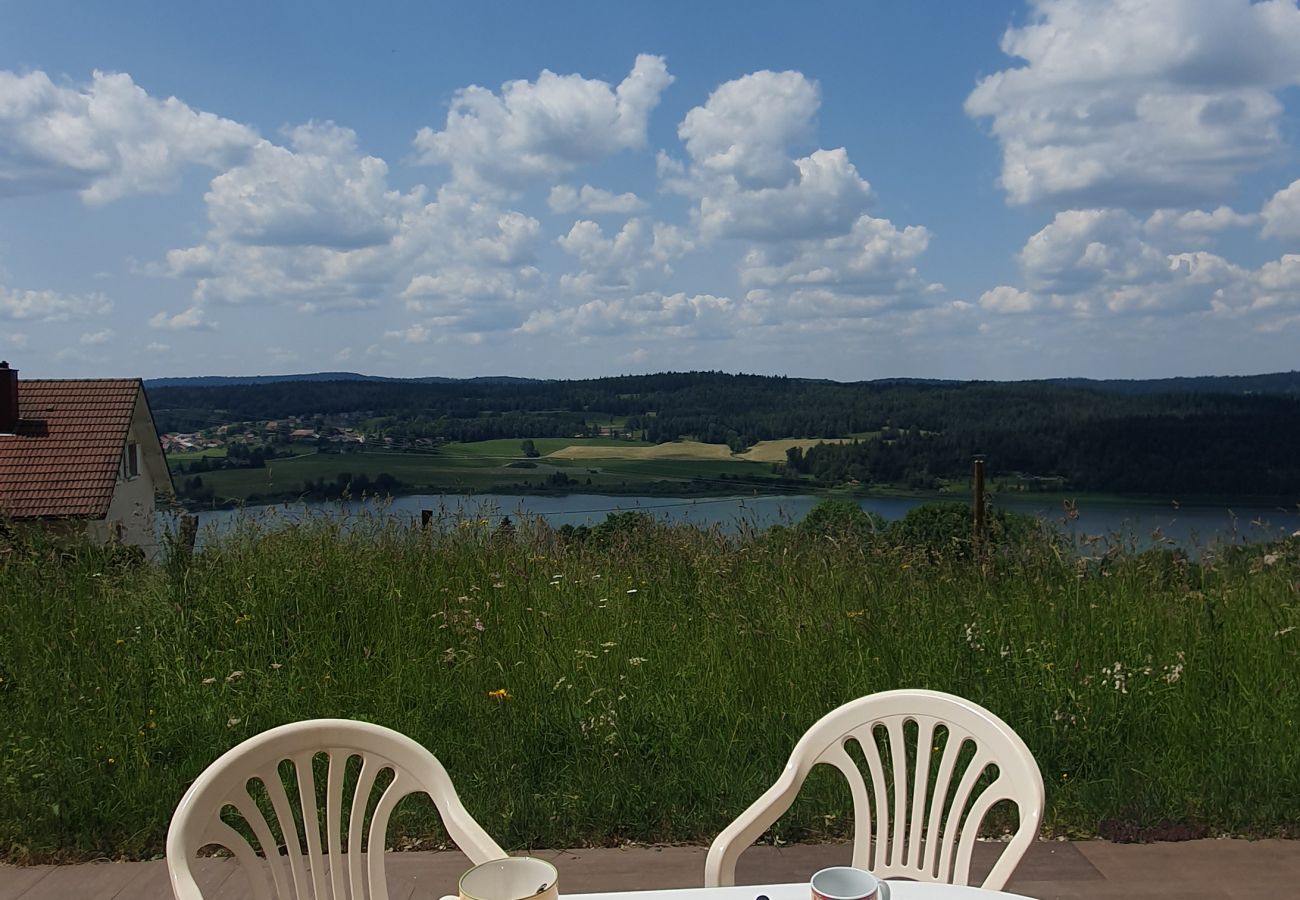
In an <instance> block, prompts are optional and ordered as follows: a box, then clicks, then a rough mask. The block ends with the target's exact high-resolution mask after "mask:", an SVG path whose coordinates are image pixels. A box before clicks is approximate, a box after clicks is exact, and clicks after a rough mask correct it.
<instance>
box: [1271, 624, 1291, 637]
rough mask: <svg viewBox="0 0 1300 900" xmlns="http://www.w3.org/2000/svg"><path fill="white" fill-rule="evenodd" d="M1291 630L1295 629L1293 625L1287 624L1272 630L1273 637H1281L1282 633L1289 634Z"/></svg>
mask: <svg viewBox="0 0 1300 900" xmlns="http://www.w3.org/2000/svg"><path fill="white" fill-rule="evenodd" d="M1293 631H1295V626H1294V625H1288V626H1287V627H1286V628H1279V629H1278V630H1277V631H1275V632H1273V637H1281V636H1282V635H1284V634H1290V633H1291V632H1293Z"/></svg>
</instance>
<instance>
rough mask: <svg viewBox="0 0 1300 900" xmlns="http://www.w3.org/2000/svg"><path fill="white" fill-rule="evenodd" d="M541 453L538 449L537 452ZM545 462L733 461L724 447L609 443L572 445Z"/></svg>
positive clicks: (687, 442)
mask: <svg viewBox="0 0 1300 900" xmlns="http://www.w3.org/2000/svg"><path fill="white" fill-rule="evenodd" d="M537 449H538V450H541V447H540V446H539V447H538V448H537ZM546 455H547V458H548V459H735V458H736V457H735V456H734V455H733V454H732V452H731V449H730V448H729V447H727V445H726V444H702V443H700V442H699V441H672V442H670V443H667V444H636V443H633V442H630V441H610V442H608V443H605V444H590V443H585V442H584V443H582V444H574V443H571V442H569V444H568V446H565V447H562V448H559V449H556V450H553V451H551V452H550V453H548V454H546Z"/></svg>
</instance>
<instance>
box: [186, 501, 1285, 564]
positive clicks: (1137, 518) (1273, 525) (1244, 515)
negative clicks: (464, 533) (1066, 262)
mask: <svg viewBox="0 0 1300 900" xmlns="http://www.w3.org/2000/svg"><path fill="white" fill-rule="evenodd" d="M817 501H818V498H817V497H812V496H807V495H796V496H776V497H768V496H764V497H708V498H700V499H684V498H673V497H627V496H606V495H602V494H567V495H564V496H546V497H542V496H515V495H507V494H492V495H455V494H447V495H423V494H415V495H412V496H408V497H398V498H396V499H394V500H392V501H390V502H387V503H385V504H379V505H376V504H371V503H369V502H360V501H357V502H348V503H338V502H333V503H285V504H276V505H274V506H260V507H259V506H250V507H246V508H245V509H243V510H211V511H206V512H200V513H199V514H198V516H199V534H200V541H202V540H203V539H204V538H205V537H208V536H211V535H212V534H220V533H221V532H222V531H225V530H226V529H228V528H230V527H231V525H233V524H234V523H235V522H237V521H238V520H239V518H240V517H241V516H243V517H253V518H256V519H259V520H267V519H271V520H281V521H295V520H299V519H301V518H303V517H305V516H312V515H332V516H340V515H341V516H344V517H348V516H356V515H359V514H365V515H376V514H378V515H385V516H392V517H394V518H395V519H397V520H399V521H405V522H412V521H416V522H418V521H419V519H420V512H421V510H426V509H427V510H432V511H433V514H434V517H435V521H437V520H443V521H448V520H453V519H455V518H456V517H457V516H467V517H473V518H487V519H489V520H490V521H491V522H493V523H494V524H495V522H497V521H499V520H500V519H501V518H502V517H504V516H510V517H511V518H513V519H515V520H516V521H518V520H519V519H521V518H529V517H534V516H541V517H543V518H545V519H546V520H547V521H548V522H549V523H550V524H551V525H552V526H555V527H557V528H558V527H560V526H562V525H575V526H576V525H596V524H599V523H600V522H602V521H604V519H605V517H606V516H607V515H609V513H611V512H624V511H628V510H639V511H642V512H646V513H649V514H651V515H653V516H655V517H656V518H659V519H662V520H663V521H665V522H671V523H688V524H692V525H698V526H702V527H711V526H714V525H717V526H719V527H720V528H722V529H724V530H726V531H730V532H735V531H738V530H740V529H742V528H757V529H762V528H767V527H768V526H771V525H776V524H785V525H790V524H794V523H796V522H798V521H799V520H800V519H802V518H803V517H804V515H805V514H806V513H807V512H808V510H810V509H812V507H813V506H814V505H816V503H817ZM925 502H930V501H926V500H923V499H917V498H903V497H862V498H859V499H858V505H859V506H861V507H862V508H863V509H866V510H869V511H870V512H874V513H878V514H880V515H881V516H883V517H884V518H885V519H888V520H893V519H899V518H902V517H903V516H904V515H905V514H906V513H907V511H908V510H910V509H912V508H913V507H916V506H919V505H920V504H922V503H925ZM994 505H995V506H998V507H1001V508H1005V509H1009V510H1015V511H1016V512H1023V513H1029V514H1031V515H1035V516H1038V517H1039V518H1042V519H1045V520H1047V521H1049V522H1051V523H1053V524H1055V525H1057V526H1058V527H1061V528H1063V529H1065V530H1066V531H1068V532H1070V533H1071V534H1074V535H1076V536H1078V537H1080V538H1082V537H1086V536H1092V535H1104V536H1108V537H1110V538H1112V539H1116V538H1118V539H1121V540H1124V541H1126V542H1132V543H1133V544H1134V545H1135V546H1137V547H1139V548H1145V547H1150V546H1152V545H1154V544H1155V543H1157V542H1160V541H1162V540H1164V541H1169V542H1172V543H1173V544H1176V545H1178V546H1181V547H1183V548H1184V549H1187V550H1189V551H1195V550H1197V549H1199V548H1202V547H1207V546H1210V545H1211V544H1214V543H1220V542H1229V543H1241V542H1246V541H1259V540H1270V539H1273V538H1277V537H1281V536H1284V535H1289V534H1293V533H1297V532H1300V506H1291V507H1290V508H1285V507H1261V506H1238V507H1232V506H1227V505H1218V506H1186V505H1182V506H1179V507H1175V506H1174V505H1173V504H1155V503H1139V502H1134V501H1130V502H1123V501H1113V500H1097V501H1089V500H1081V501H1079V503H1078V505H1077V512H1078V516H1077V517H1076V518H1067V516H1066V515H1065V510H1064V508H1063V506H1062V504H1061V501H1059V500H1052V501H1049V500H1046V499H1040V498H1034V497H1024V496H1010V495H995V496H994Z"/></svg>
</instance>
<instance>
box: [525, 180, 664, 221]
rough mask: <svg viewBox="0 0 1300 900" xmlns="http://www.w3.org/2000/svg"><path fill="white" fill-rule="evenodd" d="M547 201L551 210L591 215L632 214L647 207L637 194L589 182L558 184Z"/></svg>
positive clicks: (552, 189)
mask: <svg viewBox="0 0 1300 900" xmlns="http://www.w3.org/2000/svg"><path fill="white" fill-rule="evenodd" d="M546 202H547V205H548V206H550V208H551V212H555V213H584V214H586V215H589V216H598V215H601V214H603V213H610V214H622V215H630V214H632V213H635V212H640V211H641V210H643V209H645V207H646V204H645V201H644V200H642V199H641V198H640V197H638V196H637V195H636V194H633V193H631V192H628V193H623V194H615V193H613V192H611V191H606V190H602V189H601V188H597V187H592V186H591V185H589V184H584V185H583V186H582V187H581V188H575V187H574V186H573V185H569V184H557V185H556V186H555V187H553V188H551V194H550V196H549V197H548V198H547V201H546Z"/></svg>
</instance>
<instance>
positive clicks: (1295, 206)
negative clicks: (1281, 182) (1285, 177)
mask: <svg viewBox="0 0 1300 900" xmlns="http://www.w3.org/2000/svg"><path fill="white" fill-rule="evenodd" d="M1260 218H1262V219H1263V220H1264V228H1263V229H1262V232H1261V233H1262V234H1263V235H1264V237H1275V238H1283V239H1291V240H1300V179H1297V180H1296V181H1293V182H1291V184H1290V185H1289V186H1288V187H1285V188H1283V189H1282V190H1280V191H1278V192H1277V193H1276V194H1274V195H1273V197H1272V198H1271V199H1270V200H1269V201H1268V202H1267V203H1265V204H1264V208H1263V209H1262V210H1261V211H1260Z"/></svg>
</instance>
